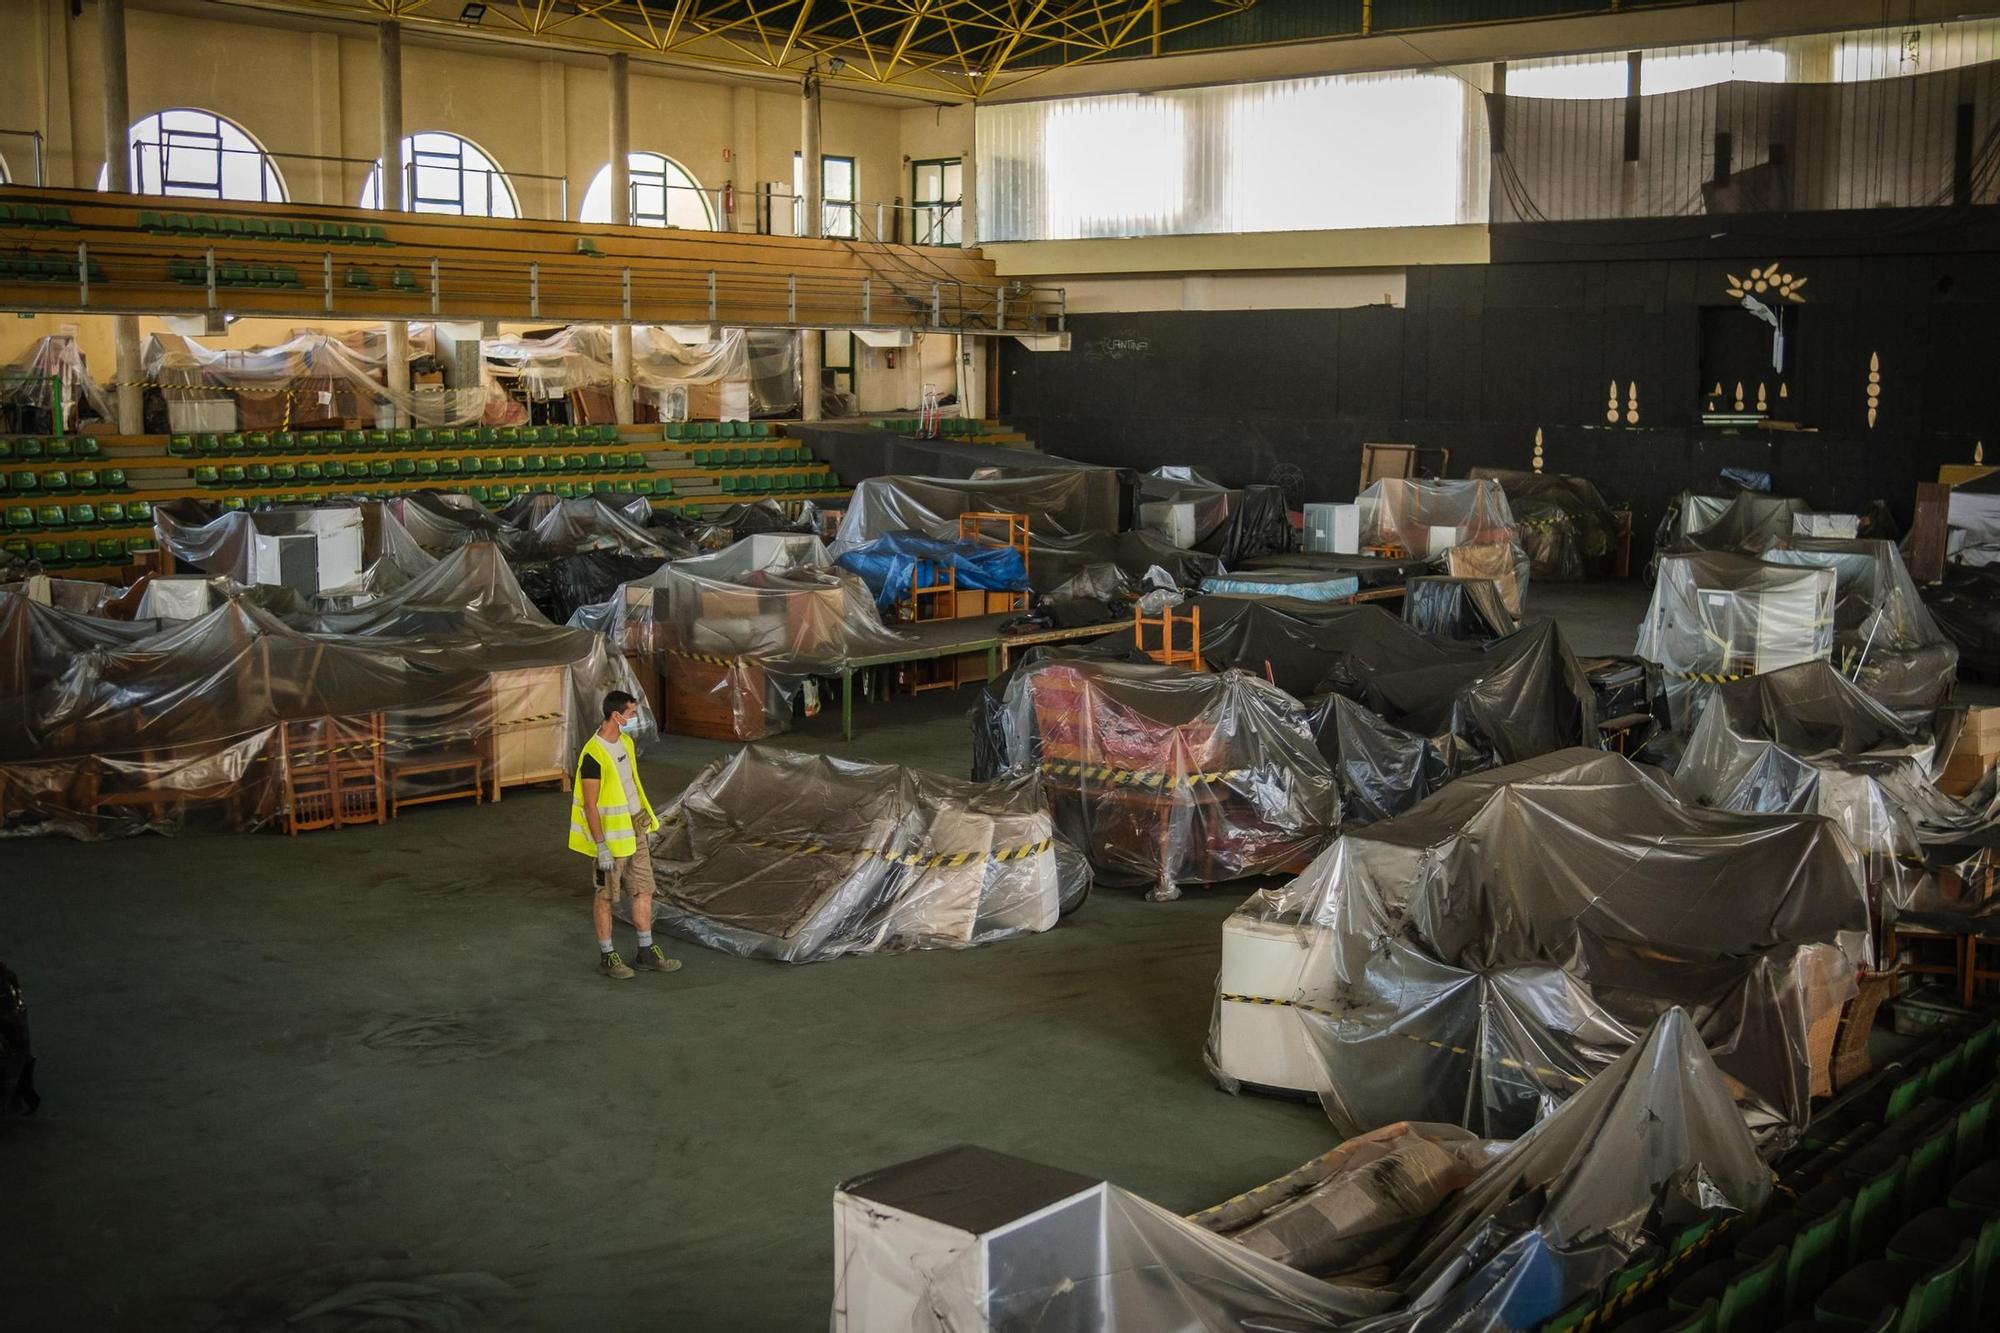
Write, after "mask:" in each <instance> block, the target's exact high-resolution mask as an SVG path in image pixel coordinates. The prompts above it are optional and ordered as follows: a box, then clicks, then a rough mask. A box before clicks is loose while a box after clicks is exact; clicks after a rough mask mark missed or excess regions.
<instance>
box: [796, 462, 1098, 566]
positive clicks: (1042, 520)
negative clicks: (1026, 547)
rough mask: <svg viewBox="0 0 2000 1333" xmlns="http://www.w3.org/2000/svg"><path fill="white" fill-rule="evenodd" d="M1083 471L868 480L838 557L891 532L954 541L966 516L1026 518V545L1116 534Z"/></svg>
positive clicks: (840, 536) (851, 505)
mask: <svg viewBox="0 0 2000 1333" xmlns="http://www.w3.org/2000/svg"><path fill="white" fill-rule="evenodd" d="M1099 489H1100V488H1099V487H1098V486H1097V484H1096V483H1095V482H1094V480H1093V478H1092V475H1091V471H1090V470H1088V469H1080V468H1072V469H1068V470H1065V471H1051V472H1036V473H1031V474H1028V475H1024V476H1014V477H972V478H967V477H869V478H867V479H866V480H864V481H861V482H859V483H857V484H856V485H855V487H854V492H853V494H852V495H851V496H849V498H848V501H847V511H846V512H845V513H844V514H842V515H841V519H840V530H839V531H838V532H837V533H835V534H834V540H833V550H834V553H835V554H836V555H839V554H843V553H845V552H847V551H851V550H853V549H854V548H855V547H857V546H862V545H865V544H867V543H868V542H871V541H874V540H875V539H876V538H877V537H885V536H887V535H889V534H890V533H892V532H922V533H927V534H929V535H930V536H932V537H956V536H958V516H959V515H960V514H963V513H968V512H975V513H987V514H1026V515H1027V516H1028V532H1029V535H1030V538H1031V539H1032V538H1034V537H1037V536H1041V535H1045V534H1046V535H1052V536H1073V535H1075V534H1077V533H1080V532H1089V531H1091V530H1092V529H1093V528H1099V527H1101V528H1106V529H1108V528H1111V527H1113V526H1115V521H1116V517H1117V516H1116V515H1115V514H1114V515H1111V516H1110V518H1109V519H1107V518H1106V517H1105V516H1104V515H1103V514H1102V513H1101V512H1099V511H1100V510H1101V509H1102V504H1101V502H1100V497H1099V495H1098V490H1099Z"/></svg>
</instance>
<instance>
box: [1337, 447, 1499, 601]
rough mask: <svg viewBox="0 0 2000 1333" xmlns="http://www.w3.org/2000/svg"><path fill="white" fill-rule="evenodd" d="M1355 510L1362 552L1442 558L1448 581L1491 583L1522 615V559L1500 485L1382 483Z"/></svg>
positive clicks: (1488, 481)
mask: <svg viewBox="0 0 2000 1333" xmlns="http://www.w3.org/2000/svg"><path fill="white" fill-rule="evenodd" d="M1355 503H1357V504H1358V505H1360V506H1361V544H1362V546H1363V547H1400V548H1402V549H1403V550H1405V551H1408V552H1409V553H1410V554H1411V555H1414V556H1419V557H1423V558H1427V559H1431V560H1438V559H1447V560H1448V561H1449V568H1450V572H1451V573H1453V574H1458V575H1477V576H1481V577H1485V578H1492V579H1495V580H1497V581H1499V582H1500V584H1501V599H1502V600H1503V601H1505V602H1506V604H1507V609H1508V611H1509V613H1510V614H1513V615H1515V616H1519V615H1520V612H1521V605H1522V601H1523V599H1524V598H1526V596H1527V594H1528V575H1529V566H1528V556H1527V552H1526V551H1524V550H1523V549H1522V548H1521V540H1520V529H1519V527H1518V525H1517V524H1516V522H1515V520H1514V513H1513V510H1512V509H1511V508H1509V506H1508V504H1507V493H1506V491H1504V490H1503V489H1501V486H1500V483H1499V482H1497V481H1494V480H1491V479H1485V480H1477V481H1470V480H1469V481H1419V480H1416V479H1414V478H1407V477H1384V478H1383V479H1382V480H1380V481H1378V482H1375V483H1374V484H1373V485H1371V486H1369V488H1368V489H1367V490H1365V491H1363V492H1361V495H1360V496H1359V497H1358V498H1357V500H1356V501H1355Z"/></svg>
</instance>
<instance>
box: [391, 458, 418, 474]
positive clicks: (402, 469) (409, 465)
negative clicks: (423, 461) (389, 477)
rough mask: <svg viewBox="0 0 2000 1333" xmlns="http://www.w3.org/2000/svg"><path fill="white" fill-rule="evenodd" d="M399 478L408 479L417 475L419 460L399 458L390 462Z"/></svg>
mask: <svg viewBox="0 0 2000 1333" xmlns="http://www.w3.org/2000/svg"><path fill="white" fill-rule="evenodd" d="M390 467H391V468H392V469H393V470H394V472H395V475H396V476H397V477H398V478H402V479H408V478H410V477H414V476H416V475H417V461H416V460H415V459H414V458H398V459H396V460H395V461H394V462H392V463H391V464H390Z"/></svg>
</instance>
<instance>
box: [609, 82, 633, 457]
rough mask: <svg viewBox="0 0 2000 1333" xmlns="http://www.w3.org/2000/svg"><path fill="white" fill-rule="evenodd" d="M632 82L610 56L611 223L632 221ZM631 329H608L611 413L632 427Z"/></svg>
mask: <svg viewBox="0 0 2000 1333" xmlns="http://www.w3.org/2000/svg"><path fill="white" fill-rule="evenodd" d="M631 154H632V80H631V72H630V70H629V69H628V68H627V59H626V56H625V53H624V52H622V51H620V52H618V53H617V54H615V55H613V56H612V57H611V221H612V222H613V223H614V224H615V225H617V226H620V227H625V226H630V225H631V222H632V161H631ZM632 389H633V385H632V326H631V325H630V324H625V323H618V324H613V325H612V326H611V410H612V415H613V416H615V417H617V418H618V424H619V425H621V426H629V425H631V424H632V420H633V411H632V397H633V394H632Z"/></svg>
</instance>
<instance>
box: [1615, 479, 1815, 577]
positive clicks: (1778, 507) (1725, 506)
mask: <svg viewBox="0 0 2000 1333" xmlns="http://www.w3.org/2000/svg"><path fill="white" fill-rule="evenodd" d="M1811 512H1812V507H1811V506H1810V505H1808V504H1807V503H1806V502H1805V501H1804V500H1798V499H1793V498H1792V497H1790V496H1784V495H1770V494H1767V493H1765V492H1763V491H1738V492H1736V493H1735V494H1733V495H1727V496H1722V495H1696V494H1695V493H1694V492H1692V491H1683V492H1682V493H1681V494H1680V495H1678V496H1676V497H1675V498H1674V500H1673V502H1672V503H1670V504H1669V505H1668V506H1667V512H1666V514H1665V515H1664V516H1663V517H1662V518H1661V519H1660V526H1659V529H1658V530H1657V531H1656V532H1655V533H1654V534H1653V559H1652V562H1651V563H1652V567H1653V571H1654V572H1657V569H1658V566H1659V562H1660V559H1661V557H1663V556H1667V555H1673V554H1680V553H1685V552H1689V551H1738V552H1742V551H1754V550H1757V549H1760V548H1761V547H1764V546H1766V545H1768V544H1769V543H1771V542H1772V541H1775V540H1777V539H1778V538H1780V537H1789V536H1791V535H1792V527H1793V525H1794V523H1795V522H1796V521H1797V517H1798V515H1800V514H1809V513H1811Z"/></svg>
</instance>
